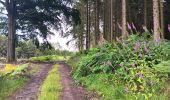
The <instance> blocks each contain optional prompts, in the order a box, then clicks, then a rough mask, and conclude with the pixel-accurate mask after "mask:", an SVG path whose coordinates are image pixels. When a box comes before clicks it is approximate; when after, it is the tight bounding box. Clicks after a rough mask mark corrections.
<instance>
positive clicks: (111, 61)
mask: <svg viewBox="0 0 170 100" xmlns="http://www.w3.org/2000/svg"><path fill="white" fill-rule="evenodd" d="M169 43H170V42H169V41H166V40H162V41H160V42H158V43H155V42H154V41H153V40H152V39H151V38H147V36H146V37H141V36H137V35H131V36H129V38H128V39H127V40H123V41H122V40H120V39H118V38H117V42H114V43H111V44H105V45H103V46H102V47H98V48H94V49H91V50H90V51H89V52H85V53H86V56H83V57H81V60H80V63H79V64H78V66H77V68H76V70H75V72H74V74H73V77H74V78H75V79H80V78H81V77H86V76H89V75H92V74H109V73H110V74H114V76H113V77H112V78H113V83H114V84H115V86H120V85H121V84H123V87H124V89H125V90H124V91H125V95H126V94H127V95H128V94H138V93H139V97H141V96H143V97H144V98H145V99H147V98H151V97H153V96H154V95H158V94H160V93H161V92H162V91H163V90H164V86H165V82H166V81H167V79H168V73H167V71H166V70H158V69H161V67H158V66H161V62H163V61H167V60H169V59H170V53H169V50H170V45H169ZM168 69H169V68H168Z"/></svg>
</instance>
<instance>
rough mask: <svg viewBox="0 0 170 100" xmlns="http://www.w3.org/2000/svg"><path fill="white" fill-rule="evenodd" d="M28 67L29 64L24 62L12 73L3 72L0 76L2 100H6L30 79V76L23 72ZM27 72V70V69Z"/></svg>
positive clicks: (0, 95) (0, 96)
mask: <svg viewBox="0 0 170 100" xmlns="http://www.w3.org/2000/svg"><path fill="white" fill-rule="evenodd" d="M27 67H28V64H23V65H21V66H20V67H18V68H17V69H15V70H14V71H13V72H12V73H8V74H5V75H4V74H3V76H1V77H0V100H6V99H7V97H9V96H11V95H12V94H13V93H14V92H15V91H16V90H18V89H20V88H22V87H23V86H24V85H25V83H26V82H27V81H28V77H26V76H25V74H26V73H25V74H24V73H23V71H24V70H26V68H27ZM25 72H26V71H25Z"/></svg>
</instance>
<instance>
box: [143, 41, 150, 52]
mask: <svg viewBox="0 0 170 100" xmlns="http://www.w3.org/2000/svg"><path fill="white" fill-rule="evenodd" d="M144 51H145V52H146V53H148V52H149V49H148V48H147V45H146V41H145V42H144Z"/></svg>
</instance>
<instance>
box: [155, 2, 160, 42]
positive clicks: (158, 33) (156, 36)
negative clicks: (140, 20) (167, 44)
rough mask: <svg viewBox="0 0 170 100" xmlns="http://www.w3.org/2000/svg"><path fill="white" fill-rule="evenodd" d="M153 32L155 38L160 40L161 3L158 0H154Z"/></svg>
mask: <svg viewBox="0 0 170 100" xmlns="http://www.w3.org/2000/svg"><path fill="white" fill-rule="evenodd" d="M153 26H154V28H153V32H154V40H155V41H156V42H158V41H159V40H160V22H159V5H158V0H153Z"/></svg>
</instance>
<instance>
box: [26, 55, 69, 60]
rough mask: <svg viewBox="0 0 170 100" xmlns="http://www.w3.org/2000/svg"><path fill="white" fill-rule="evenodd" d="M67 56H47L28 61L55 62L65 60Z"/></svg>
mask: <svg viewBox="0 0 170 100" xmlns="http://www.w3.org/2000/svg"><path fill="white" fill-rule="evenodd" d="M68 58H69V56H66V57H64V56H58V55H48V56H39V57H32V58H30V59H29V60H30V61H33V62H45V61H57V60H67V59H68Z"/></svg>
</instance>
